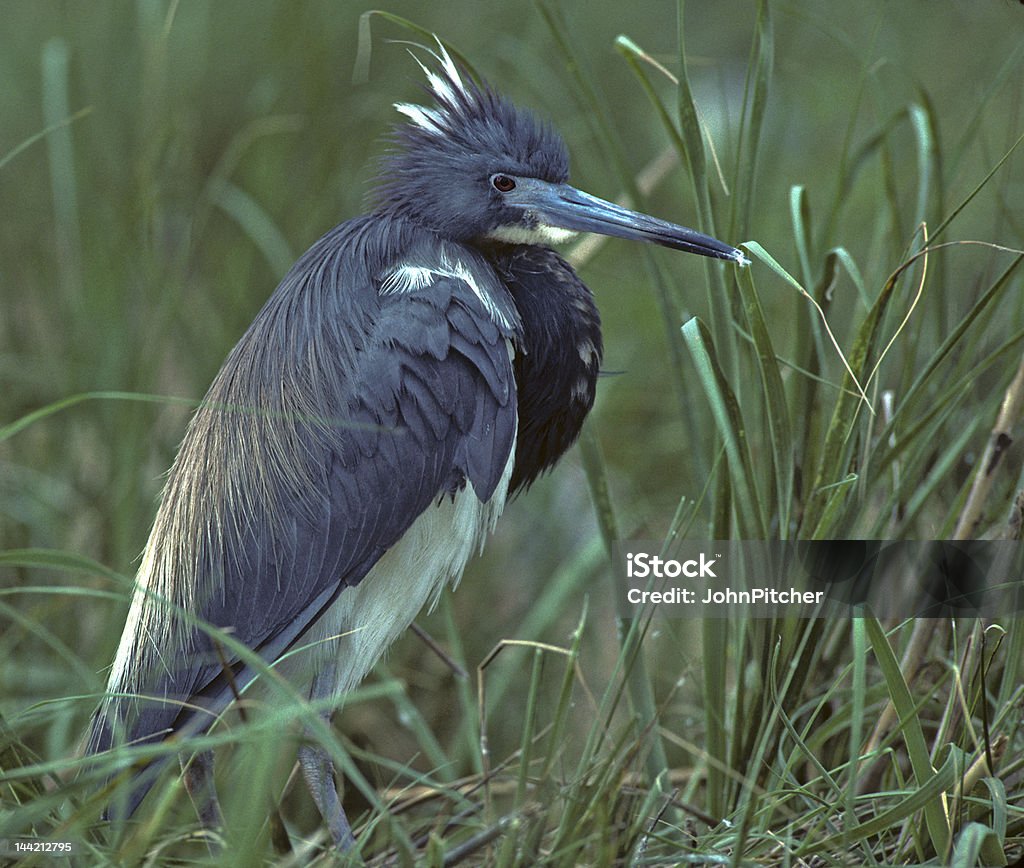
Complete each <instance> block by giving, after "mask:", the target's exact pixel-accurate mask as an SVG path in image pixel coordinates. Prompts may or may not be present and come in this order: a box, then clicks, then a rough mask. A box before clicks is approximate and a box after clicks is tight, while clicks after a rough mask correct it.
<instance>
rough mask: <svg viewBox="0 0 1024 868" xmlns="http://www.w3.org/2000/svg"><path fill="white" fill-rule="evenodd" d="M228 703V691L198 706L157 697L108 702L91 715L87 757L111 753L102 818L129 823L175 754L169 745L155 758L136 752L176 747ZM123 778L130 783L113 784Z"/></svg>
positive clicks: (190, 701) (206, 725)
mask: <svg viewBox="0 0 1024 868" xmlns="http://www.w3.org/2000/svg"><path fill="white" fill-rule="evenodd" d="M186 696H187V694H186ZM230 701H231V695H230V693H227V695H225V696H215V697H212V698H210V699H205V700H203V701H202V702H201V703H197V702H196V699H195V698H194V697H193V698H189V699H188V700H187V702H183V701H182V700H181V699H172V698H159V697H152V698H145V699H143V698H136V697H132V698H127V697H111V698H109V699H107V700H106V701H105V702H104V703H103V704H102V705H101V706H100V708H99V709H97V711H96V713H95V714H94V715H93V719H92V724H91V728H90V732H89V739H88V742H87V746H86V753H87V754H89V755H90V756H95V755H98V754H104V753H108V752H113V753H112V754H111V757H110V762H109V763H108V766H107V767H108V768H110V771H109V772H108V773H107V775H106V780H105V785H106V786H108V787H109V788H110V789H111V798H110V802H109V803H108V805H107V808H106V810H105V811H104V812H103V816H104V819H107V820H114V821H120V820H127V819H129V818H130V817H131V816H132V814H134V813H135V811H136V809H137V808H138V807H139V804H140V803H141V802H142V800H143V799H144V798H145V797H146V794H147V793H148V792H149V791H150V789H152V787H153V784H154V783H155V782H156V780H157V778H158V777H159V776H160V774H161V773H162V772H163V770H164V769H165V768H166V766H167V763H168V762H170V761H172V760H175V759H177V757H178V756H179V754H178V752H177V751H175V750H174V749H173V748H172V747H171V746H170V745H168V746H167V750H166V752H162V753H159V754H158V755H157V756H152V755H149V756H146V755H143V756H139V753H140V752H139V751H137V750H135V749H136V748H139V747H144V746H150V745H157V744H160V743H161V742H164V741H169V740H172V739H173V741H174V742H176V743H181V742H182V741H184V739H186V738H188V737H191V736H195V735H202V734H203V733H205V732H206V731H207V730H208V729H209V728H210V726H212V724H213V722H214V720H215V719H216V717H217V715H218V714H219V713H220V712H221V711H223V710H224V708H226V707H227V705H228V704H229V703H230ZM118 754H120V755H119V756H118ZM126 775H127V776H130V777H131V781H130V783H127V784H125V785H123V786H121V785H118V783H117V779H118V778H120V777H122V776H126Z"/></svg>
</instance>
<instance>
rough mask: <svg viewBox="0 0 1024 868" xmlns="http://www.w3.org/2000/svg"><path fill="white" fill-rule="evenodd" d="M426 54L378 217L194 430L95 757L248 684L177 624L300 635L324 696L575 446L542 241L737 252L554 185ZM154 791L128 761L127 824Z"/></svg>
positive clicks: (533, 129)
mask: <svg viewBox="0 0 1024 868" xmlns="http://www.w3.org/2000/svg"><path fill="white" fill-rule="evenodd" d="M434 59H435V60H436V61H437V68H436V69H435V70H427V69H426V68H425V70H424V71H425V72H426V74H427V77H428V83H429V91H430V93H431V95H432V97H433V99H434V102H435V105H434V106H432V107H422V106H414V105H407V104H401V105H399V106H398V109H399V111H401V112H403V113H404V114H405V115H406V116H407V117H408V120H409V122H408V123H407V124H405V125H403V126H402V127H400V128H399V130H398V131H397V134H396V146H397V147H396V150H395V151H394V153H392V154H390V155H389V156H388V157H387V159H386V161H385V162H384V165H383V171H382V175H381V181H380V187H379V199H378V205H377V207H376V208H375V210H374V211H373V212H372V213H371V214H368V215H366V216H363V217H359V218H356V219H354V220H350V221H348V222H346V223H343V224H341V225H340V226H338V227H336V228H335V229H332V230H331V231H330V232H328V233H327V234H326V235H325V236H324V237H323V238H321V239H320V240H319V241H317V242H316V243H315V244H314V245H313V246H312V247H311V248H310V249H309V250H308V251H307V252H306V253H305V254H304V255H303V256H302V257H301V258H300V259H299V260H298V262H296V263H295V265H294V266H293V267H292V269H291V271H290V272H289V273H288V274H287V275H286V277H285V278H284V280H283V281H282V282H281V285H280V286H279V287H278V288H277V290H276V291H275V292H274V294H273V295H272V296H271V297H270V299H269V301H268V302H267V303H266V305H265V306H264V307H263V309H262V310H261V311H260V313H259V314H258V315H257V317H256V319H255V321H254V322H253V324H252V325H251V326H250V328H249V329H248V331H247V332H246V333H245V335H244V336H243V337H242V339H241V340H240V341H239V343H238V345H237V346H236V347H235V348H234V350H232V352H231V354H230V355H229V356H228V358H227V360H226V361H225V363H224V366H223V367H222V368H221V371H220V373H219V374H218V375H217V378H216V379H215V380H214V382H213V384H212V386H211V387H210V391H209V393H208V395H207V397H206V400H205V401H204V402H203V404H202V406H201V407H200V408H199V410H198V411H197V412H196V414H195V416H194V418H193V420H192V422H191V424H190V425H189V428H188V431H187V433H186V435H185V439H184V441H183V443H182V445H181V448H180V451H179V453H178V456H177V458H176V460H175V462H174V465H173V467H172V469H171V472H170V475H169V478H168V481H167V486H166V489H165V491H164V496H163V501H162V503H161V506H160V510H159V512H158V514H157V518H156V521H155V524H154V527H153V531H152V533H151V535H150V539H149V543H148V545H147V547H146V550H145V553H144V556H143V560H142V564H141V567H140V569H139V574H138V581H137V590H136V592H135V595H134V597H133V601H132V605H131V609H130V611H129V615H128V620H127V624H126V627H125V631H124V635H123V637H122V639H121V644H120V646H119V648H118V651H117V656H116V658H115V661H114V666H113V671H112V673H111V676H110V682H109V693H108V697H107V698H106V699H105V700H104V702H103V704H102V705H101V707H100V709H99V711H98V712H97V714H96V717H95V718H94V721H93V728H92V732H91V738H90V744H89V749H90V751H92V752H99V751H103V750H106V749H108V748H110V747H112V746H113V745H114V744H116V743H120V742H122V741H124V742H129V743H133V744H138V743H149V742H154V741H159V740H162V739H165V738H167V737H168V736H170V735H172V734H173V735H177V736H179V737H187V736H188V735H193V734H196V733H200V732H203V731H205V730H206V729H207V728H208V727H209V726H210V725H211V724H212V723H213V721H214V719H215V718H216V717H217V716H218V715H219V714H221V713H222V712H223V711H224V709H225V708H226V707H227V706H228V704H229V703H230V702H231V700H232V698H233V695H234V694H233V691H234V690H236V689H244V688H245V687H246V686H247V685H248V683H249V682H250V681H251V680H252V679H253V676H254V673H253V672H252V671H251V668H250V667H248V666H246V665H244V664H243V663H242V662H241V661H240V660H238V659H237V658H235V657H234V656H233V655H231V654H229V653H228V654H225V652H224V650H223V649H218V648H217V647H216V646H215V645H214V643H213V642H212V641H211V639H210V638H209V636H208V634H207V632H205V631H204V630H202V629H201V628H199V627H197V626H195V620H194V619H200V620H202V621H204V622H207V623H209V624H212V625H215V626H217V627H224V628H229V629H230V630H231V631H232V635H233V637H234V638H235V639H237V640H238V641H239V642H241V643H243V644H244V645H246V646H248V647H249V648H251V649H252V650H253V651H255V652H257V653H258V654H259V655H260V656H261V657H262V658H263V659H264V660H266V661H267V662H268V663H270V662H274V661H277V660H278V659H279V658H280V657H281V656H282V655H284V654H285V653H286V652H288V651H291V650H293V649H295V648H297V647H301V646H303V645H305V644H306V643H309V644H310V646H311V648H312V650H310V651H304V652H302V653H300V654H298V655H294V656H295V657H297V658H298V659H299V660H300V661H304V662H305V665H304V666H296V665H295V664H294V662H293V663H292V664H290V665H292V666H293V668H298V669H301V670H303V671H304V672H305V676H306V677H307V678H309V677H310V676H311V677H312V688H311V695H312V696H314V697H317V698H320V697H325V696H336V697H339V698H340V696H341V695H342V694H344V693H345V692H346V691H347V690H349V689H351V688H352V687H353V686H355V685H356V684H357V683H358V682H359V681H360V680H361V679H362V677H363V676H364V675H365V674H366V672H367V671H368V670H369V669H370V668H371V667H372V666H373V664H374V663H375V662H376V660H377V659H378V657H379V656H380V654H382V653H383V651H384V650H385V649H386V648H387V646H388V644H389V643H390V642H391V641H392V640H393V639H394V638H395V637H396V636H397V635H399V634H400V633H401V632H402V631H403V630H404V629H405V628H406V627H407V626H408V625H409V623H410V622H411V621H412V619H413V618H414V617H415V615H416V614H417V612H418V611H419V610H420V608H421V607H422V606H423V605H424V604H425V603H428V602H431V601H432V600H434V599H436V596H437V594H438V593H439V592H440V590H441V589H442V588H443V587H444V586H445V585H446V584H450V583H454V582H456V581H458V579H459V577H460V576H461V574H462V571H463V568H464V566H465V564H466V562H467V560H468V559H469V558H470V557H471V556H472V554H473V553H475V552H476V551H477V550H478V549H479V548H480V546H481V545H482V543H483V541H484V538H485V536H486V535H487V533H489V532H490V531H491V530H492V529H493V527H494V524H495V521H496V520H497V518H498V516H499V515H500V513H501V511H502V509H503V507H504V504H505V501H506V499H507V498H508V497H509V496H510V495H512V494H514V493H516V492H518V491H520V490H522V489H524V488H526V487H527V486H529V485H530V483H531V482H533V481H534V480H535V479H536V478H537V476H538V475H539V474H541V473H543V472H544V471H546V470H547V469H549V468H550V467H551V466H552V465H553V464H554V463H555V462H556V461H557V460H558V459H559V457H560V456H561V455H562V454H563V453H564V452H565V451H566V450H567V449H568V448H569V447H570V446H571V445H572V443H573V442H574V441H575V440H576V437H577V435H578V434H579V431H580V427H581V425H582V424H583V420H584V417H585V416H586V414H587V413H588V411H589V410H590V408H591V406H592V404H593V402H594V393H595V385H596V381H597V376H598V368H599V365H600V362H601V352H602V346H601V331H600V321H599V317H598V313H597V309H596V307H595V306H594V302H593V298H592V296H591V293H590V291H589V290H588V289H587V287H586V286H585V285H584V284H583V282H582V281H581V280H580V279H579V277H578V276H577V275H576V273H575V272H574V271H573V270H572V268H571V267H570V266H569V265H568V264H567V263H566V262H565V260H563V259H562V258H561V257H560V256H559V255H558V254H557V253H555V252H554V251H553V250H552V249H551V248H550V247H549V246H548V245H549V244H551V243H553V242H558V241H562V240H565V239H566V238H567V237H569V236H570V235H571V234H572V233H573V232H575V231H590V232H600V233H603V234H607V235H615V236H620V237H625V238H634V239H638V240H644V241H652V242H655V243H658V244H662V245H665V246H669V247H674V248H676V249H681V250H687V251H690V252H695V253H699V254H701V255H704V256H711V257H715V258H718V259H725V260H730V261H732V262H734V263H739V264H745V261H746V260H745V259H744V257H743V254H742V253H741V252H740V251H738V250H736V249H735V248H732V247H730V246H728V245H726V244H723V243H721V242H719V241H716V240H715V239H713V238H709V237H708V236H705V235H701V234H700V233H697V232H694V231H693V230H690V229H685V228H683V227H680V226H676V225H674V224H671V223H665V222H663V221H660V220H656V219H655V218H653V217H648V216H646V215H642V214H636V213H633V212H630V211H627V210H625V209H622V208H619V207H618V206H615V205H612V204H611V203H607V202H604V201H602V200H600V199H596V198H594V197H592V196H589V195H588V194H586V193H582V192H581V191H578V190H575V189H574V188H572V187H569V186H568V185H567V184H566V183H565V182H566V178H567V176H568V158H567V155H566V151H565V147H564V145H563V144H562V141H561V139H560V138H559V137H558V136H557V134H556V133H555V132H554V131H553V130H552V129H551V128H549V127H547V126H545V125H542V124H539V123H538V122H537V121H536V120H535V119H534V118H533V117H532V116H531V115H529V114H527V113H525V112H522V111H520V110H518V109H516V108H515V107H513V106H512V105H511V104H510V103H509V102H507V101H506V100H504V99H502V98H501V97H499V96H497V95H496V94H495V93H494V92H493V91H491V90H490V89H489V88H487V87H486V86H485V85H477V84H475V83H473V82H471V81H469V80H467V78H466V77H465V76H464V74H463V73H461V72H460V70H459V69H458V68H457V67H456V66H455V64H454V63H453V62H452V61H451V59H450V58H449V57H448V55H447V53H445V52H444V50H443V49H441V50H440V52H439V54H437V55H434ZM225 657H226V659H225ZM305 670H308V671H305ZM299 674H300V676H301V674H302V673H301V672H300V673H299ZM300 761H301V764H302V768H303V771H304V773H305V775H306V779H307V782H308V783H309V786H310V790H311V792H312V794H313V797H314V799H315V800H316V802H317V805H318V806H319V808H320V810H321V812H322V813H323V815H324V818H325V820H326V821H327V823H328V825H329V827H330V830H331V833H332V834H333V836H334V838H335V841H336V842H337V844H338V845H339V846H342V847H345V846H348V845H350V844H351V843H352V837H351V832H350V830H349V827H348V822H347V820H346V818H345V814H344V811H343V810H342V808H341V804H340V801H339V799H338V796H337V792H336V790H335V785H334V780H333V775H334V769H333V767H332V766H331V763H330V760H329V757H328V756H327V754H326V752H324V751H323V750H322V749H321V748H318V747H316V746H314V745H304V746H303V747H302V748H300ZM208 769H209V762H208V761H207V759H206V758H202V759H201V760H200V761H199V762H197V763H196V764H195V765H194V767H193V769H192V770H191V773H190V776H189V777H187V780H188V781H189V782H191V784H192V785H193V787H198V786H199V784H202V785H203V786H204V787H207V788H209V782H204V781H203V780H202V778H203V776H204V774H205V773H206V772H208ZM151 782H152V772H151V771H150V773H149V774H148V776H147V774H146V773H143V774H140V775H139V776H138V778H137V781H136V783H135V786H134V789H133V792H132V793H131V795H130V796H129V797H128V798H127V800H126V802H125V804H123V805H121V806H120V813H121V814H125V815H130V814H131V812H132V811H134V809H135V807H136V806H137V805H138V803H139V801H140V800H141V799H142V797H143V796H144V795H145V792H146V790H147V789H148V787H149V786H150V784H151ZM213 804H214V808H213V809H207V813H206V814H205V819H206V820H208V821H213V822H215V821H216V819H217V812H216V809H215V802H214V803H213Z"/></svg>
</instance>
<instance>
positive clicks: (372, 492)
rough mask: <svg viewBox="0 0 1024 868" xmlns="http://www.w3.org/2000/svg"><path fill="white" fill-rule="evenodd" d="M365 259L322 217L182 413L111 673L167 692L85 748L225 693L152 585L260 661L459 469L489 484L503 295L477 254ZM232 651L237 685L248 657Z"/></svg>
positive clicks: (100, 725)
mask: <svg viewBox="0 0 1024 868" xmlns="http://www.w3.org/2000/svg"><path fill="white" fill-rule="evenodd" d="M340 228H341V229H344V224H343V226H342V227H340ZM337 231H338V230H336V232H337ZM463 252H465V251H464V250H463ZM365 259H366V256H365V254H364V253H363V248H362V247H358V246H356V247H353V245H344V244H339V243H337V242H336V241H332V238H331V235H328V236H325V238H324V239H322V240H321V242H319V243H318V245H315V246H314V247H313V248H312V249H311V250H310V251H309V252H308V253H307V254H306V256H305V257H303V259H302V260H300V261H299V263H297V264H296V267H295V268H294V269H293V271H292V273H291V274H290V275H289V277H287V278H286V279H285V281H284V282H283V283H282V285H281V287H279V288H278V290H277V292H276V293H275V294H274V296H273V297H272V298H271V299H270V301H268V303H267V305H266V306H265V307H264V309H263V311H261V313H260V314H259V316H258V317H257V319H256V321H255V322H254V323H253V325H252V326H251V327H250V329H249V331H248V332H247V333H246V335H245V336H244V337H243V339H242V340H241V341H240V343H239V345H238V346H237V347H236V348H235V350H234V351H233V352H232V354H231V355H230V356H229V358H228V360H227V361H226V362H225V365H224V367H223V368H222V370H221V372H220V374H219V375H218V377H217V379H216V381H215V382H214V384H213V386H212V387H211V390H210V393H209V395H208V396H207V400H206V401H205V402H204V405H203V407H202V408H201V409H200V411H198V412H197V414H196V417H195V418H194V419H193V422H192V424H191V425H190V428H189V431H188V434H187V435H186V438H185V441H184V442H183V444H182V447H181V450H180V452H179V455H178V458H177V460H176V461H175V465H174V467H173V468H172V471H171V474H170V477H169V479H168V485H167V489H166V491H165V495H164V501H163V503H162V506H161V510H160V513H159V515H158V518H157V522H156V524H155V526H154V530H153V534H152V536H151V539H150V543H149V547H148V548H147V554H146V557H145V558H144V563H143V571H146V570H147V569H148V571H149V572H148V575H147V576H146V577H145V579H146V584H147V585H148V594H149V596H143V598H142V599H144V600H145V601H146V602H145V603H142V604H139V601H138V600H137V601H136V604H138V607H139V612H138V614H137V616H136V617H135V624H134V625H133V624H132V616H130V618H129V627H128V628H126V635H125V638H124V639H123V640H122V646H123V647H122V649H121V650H120V651H119V657H122V655H123V656H124V658H125V659H122V660H121V661H120V665H119V664H118V663H117V662H116V663H115V672H114V675H113V676H112V679H111V691H112V692H113V693H117V692H119V691H121V692H125V693H137V694H142V695H144V696H148V697H154V698H166V701H155V702H145V703H144V704H137V703H134V702H132V703H129V702H127V701H124V700H110V701H108V703H107V705H106V706H105V707H103V708H101V710H100V712H99V714H98V715H97V718H96V720H95V721H94V727H93V733H92V738H91V745H90V750H91V751H93V752H95V751H98V750H102V749H105V748H106V747H109V746H110V745H111V743H112V741H113V739H114V732H113V731H114V729H115V728H122V729H123V730H124V733H123V735H124V737H125V738H126V740H128V741H131V742H138V741H146V740H152V739H159V738H164V737H166V736H167V735H168V734H169V733H171V732H182V733H188V732H198V731H202V730H204V729H205V728H206V727H207V726H209V725H210V723H212V721H213V719H214V717H215V716H216V714H218V713H219V712H220V711H221V710H222V709H223V708H224V707H226V705H227V704H228V703H229V702H230V700H231V688H230V685H229V684H228V681H229V680H230V678H229V676H228V674H227V673H226V672H225V671H224V666H223V664H222V662H221V661H220V660H219V659H218V654H217V649H215V648H214V647H213V644H212V642H211V640H210V639H209V637H208V635H207V634H206V633H205V632H203V631H202V630H200V629H197V628H195V627H194V626H191V627H190V626H188V625H187V623H184V622H183V621H182V620H181V619H177V621H176V626H175V627H174V629H173V630H172V631H171V634H170V635H168V631H167V630H166V629H165V628H163V627H161V624H165V623H166V621H167V620H171V621H175V619H173V618H171V619H166V618H165V621H164V622H157V621H154V620H153V618H154V617H156V615H155V612H156V610H157V608H158V607H157V606H156V605H155V604H154V603H152V600H153V599H155V598H154V597H153V595H156V596H157V597H159V598H164V599H166V600H168V601H169V602H170V604H171V608H172V609H173V608H174V607H181V608H182V609H185V610H191V611H192V612H196V613H198V614H200V615H201V617H202V618H203V619H204V620H205V621H207V622H209V623H210V624H213V625H215V626H218V627H229V628H231V629H232V631H233V636H234V637H235V638H237V639H238V640H239V641H241V642H242V643H244V644H245V645H247V646H248V647H249V648H252V649H254V650H255V651H257V652H258V653H259V654H260V655H261V657H263V658H264V659H265V660H267V661H271V660H273V659H275V658H277V657H278V656H280V654H282V653H283V652H284V651H286V650H287V649H288V648H289V647H291V645H292V644H293V643H294V642H295V641H296V640H297V639H298V638H299V637H300V636H301V635H302V634H303V633H304V632H305V631H306V630H307V629H308V628H309V627H310V626H311V625H312V624H313V623H314V622H315V621H316V620H317V618H318V617H319V616H320V615H321V614H322V613H323V612H324V611H325V610H326V609H327V608H328V607H329V606H330V605H331V603H332V602H333V601H334V600H335V599H336V597H337V595H338V594H339V593H342V592H343V589H344V588H345V587H347V586H352V585H355V584H357V583H358V582H359V581H360V580H361V579H362V578H363V577H364V576H365V575H366V574H367V572H368V571H369V570H370V568H371V567H372V566H373V564H374V563H375V562H376V561H377V560H378V559H379V558H380V557H381V555H382V554H383V553H384V552H385V551H387V549H388V548H390V547H391V546H392V545H393V544H394V543H395V542H396V541H397V540H398V539H399V538H400V537H401V536H402V534H403V533H405V531H406V530H407V529H408V528H409V526H410V525H411V524H412V522H413V521H414V520H415V519H416V518H417V517H418V516H419V515H420V514H421V513H422V512H423V511H424V510H425V509H427V508H428V506H430V504H431V503H432V502H434V501H437V500H438V499H439V498H442V497H445V496H448V495H451V494H454V493H455V492H456V491H458V490H460V489H461V488H462V487H463V486H465V484H466V483H467V482H469V483H471V484H472V485H473V488H474V491H475V493H476V495H477V496H478V497H479V498H480V499H481V500H482V501H485V502H486V501H488V500H490V498H491V497H492V496H493V495H494V493H495V490H496V488H497V487H498V486H499V483H500V481H501V477H502V473H503V471H504V469H505V466H506V463H507V461H508V459H509V456H510V454H511V451H512V449H513V445H514V441H515V430H516V408H515V383H514V379H513V371H512V362H511V359H510V354H509V341H510V340H511V339H513V338H515V337H516V335H515V323H516V322H517V319H516V316H515V312H514V308H513V307H512V303H511V299H509V298H506V297H501V296H500V295H499V294H500V293H504V292H505V291H504V289H503V288H502V287H501V286H500V284H498V282H497V280H496V278H495V277H494V275H493V272H490V269H489V266H487V265H486V263H483V262H482V261H481V260H471V261H470V262H469V264H470V265H472V266H473V270H472V271H466V270H463V271H462V272H460V273H459V274H455V273H452V272H451V270H450V269H449V270H448V271H445V270H443V269H439V270H437V271H435V272H433V273H430V274H429V275H425V276H424V277H423V279H421V280H419V281H418V282H417V284H416V285H415V286H414V287H410V288H409V290H408V291H404V292H400V293H392V294H381V293H380V292H379V289H380V281H379V279H377V280H375V279H374V277H373V276H372V275H373V271H374V269H373V268H372V266H367V265H366V264H365ZM342 275H344V280H342ZM353 275H355V280H353ZM474 275H475V277H474ZM460 278H461V279H460ZM467 280H468V282H467ZM481 287H484V289H485V291H487V292H488V293H489V294H490V295H489V296H488V301H490V302H492V304H495V303H496V304H498V305H499V307H498V308H497V309H498V310H499V313H502V312H503V313H504V314H507V316H505V315H502V316H498V317H495V316H494V315H493V310H492V312H489V311H488V309H487V308H486V307H485V306H484V304H483V302H482V300H481V297H480V293H481ZM501 496H504V492H502V493H501ZM147 565H148V566H147ZM141 573H142V571H140V578H142V575H141ZM164 611H166V608H165V609H164ZM161 641H164V642H166V643H167V645H168V647H171V648H176V649H179V650H178V652H177V653H171V654H167V653H161V649H160V648H159V647H157V646H159V645H160V643H161ZM228 662H229V663H230V664H231V668H232V677H233V678H234V679H235V680H236V682H237V683H238V684H239V685H244V684H245V683H247V681H248V680H249V679H250V678H251V677H252V673H251V672H250V671H249V667H247V666H245V665H244V664H243V663H242V662H241V661H238V660H232V659H231V658H230V656H229V658H228ZM182 703H187V705H185V706H183V705H182ZM198 708H202V709H205V711H198V710H197V709H198ZM142 795H144V790H143V792H142V793H140V794H139V795H138V797H137V798H136V799H133V803H132V805H131V806H130V809H133V808H134V805H135V804H137V801H138V800H140V799H141V796H142Z"/></svg>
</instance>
